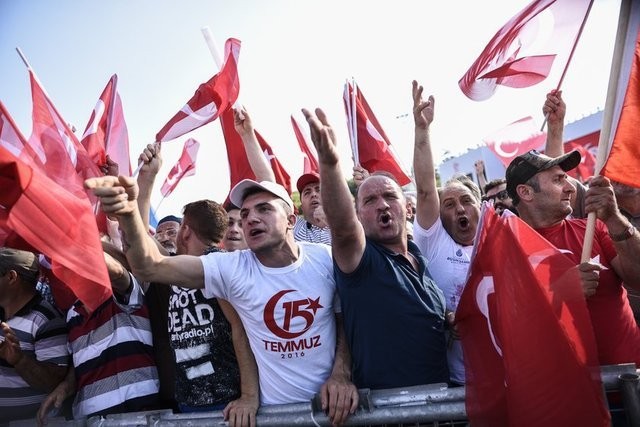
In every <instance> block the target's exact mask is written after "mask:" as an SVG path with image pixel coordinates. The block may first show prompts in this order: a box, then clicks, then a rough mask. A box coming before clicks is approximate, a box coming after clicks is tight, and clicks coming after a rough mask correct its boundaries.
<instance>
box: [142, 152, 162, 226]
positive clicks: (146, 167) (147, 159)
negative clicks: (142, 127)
mask: <svg viewBox="0 0 640 427" xmlns="http://www.w3.org/2000/svg"><path fill="white" fill-rule="evenodd" d="M138 163H142V167H141V168H140V172H139V174H138V188H139V189H140V190H139V193H138V210H139V211H140V216H141V218H142V223H143V224H144V229H145V230H148V229H149V210H150V209H151V191H152V190H153V184H154V183H155V181H156V176H157V175H158V171H159V170H160V168H161V167H162V156H161V154H160V143H159V142H156V143H154V144H147V146H146V147H145V149H144V150H142V153H140V156H138Z"/></svg>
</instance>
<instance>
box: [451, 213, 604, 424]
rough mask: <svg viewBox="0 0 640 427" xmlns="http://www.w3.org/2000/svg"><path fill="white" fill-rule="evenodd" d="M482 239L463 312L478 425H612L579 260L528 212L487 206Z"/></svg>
mask: <svg viewBox="0 0 640 427" xmlns="http://www.w3.org/2000/svg"><path fill="white" fill-rule="evenodd" d="M476 245H477V246H476V250H475V253H474V256H473V259H472V262H471V267H470V270H469V278H468V280H467V284H466V285H465V289H464V291H463V294H462V296H461V299H460V304H459V305H458V309H457V312H456V321H457V323H458V329H459V332H460V336H461V340H462V346H463V350H464V357H465V369H466V408H467V415H468V416H469V420H470V421H471V424H472V425H473V426H479V427H483V426H525V427H526V426H540V425H549V426H551V425H553V426H556V425H579V426H599V427H604V426H608V425H609V423H610V419H609V412H608V410H607V407H606V404H605V402H604V398H603V389H602V383H601V380H600V372H599V363H598V358H597V350H596V344H595V338H594V335H593V329H592V327H591V321H590V318H589V313H588V310H587V305H586V301H585V299H584V295H583V293H582V288H581V285H580V279H579V277H578V273H577V270H576V268H575V265H574V263H572V262H571V261H570V260H569V259H568V258H567V257H566V256H565V255H564V254H562V253H561V252H560V251H559V250H558V249H556V248H555V247H554V246H553V245H551V244H550V243H549V242H548V241H547V240H546V239H544V238H543V237H541V236H540V235H539V234H538V233H537V232H536V231H535V230H533V229H531V228H530V227H529V226H528V225H527V224H526V223H524V222H523V221H522V220H521V219H520V218H518V217H516V216H515V215H508V216H506V217H504V216H503V217H500V216H497V215H496V214H495V212H494V211H493V209H492V208H487V206H485V207H484V209H483V216H482V219H481V226H480V230H479V237H478V238H477V239H476ZM567 384H571V387H567Z"/></svg>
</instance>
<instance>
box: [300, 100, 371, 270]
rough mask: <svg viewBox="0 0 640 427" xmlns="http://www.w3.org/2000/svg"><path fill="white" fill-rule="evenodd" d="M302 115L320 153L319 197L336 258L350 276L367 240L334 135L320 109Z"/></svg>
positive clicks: (358, 261)
mask: <svg viewBox="0 0 640 427" xmlns="http://www.w3.org/2000/svg"><path fill="white" fill-rule="evenodd" d="M302 113H303V114H304V116H305V117H306V119H307V122H308V123H309V128H310V130H311V140H312V141H313V144H314V145H315V147H316V150H317V151H318V163H319V166H320V187H321V191H320V195H321V197H322V206H323V208H324V212H325V215H326V217H327V223H328V225H329V229H330V230H331V249H332V251H333V258H334V260H335V262H336V263H337V264H338V267H339V268H340V270H341V271H342V272H344V273H351V272H353V271H354V270H355V269H356V267H357V266H358V264H359V263H360V260H361V259H362V254H363V253H364V248H365V237H364V230H363V229H362V224H360V221H358V218H357V216H356V210H355V207H354V205H353V199H352V197H351V192H350V191H349V186H348V185H347V180H346V179H345V177H344V175H343V174H342V169H341V167H340V159H339V156H338V150H337V149H336V138H335V134H334V132H333V128H332V127H331V125H329V123H328V122H327V116H326V115H325V114H324V112H323V111H322V110H321V109H319V108H317V109H316V110H315V114H313V113H311V112H310V111H308V110H306V109H303V110H302Z"/></svg>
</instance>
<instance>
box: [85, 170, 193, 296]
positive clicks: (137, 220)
mask: <svg viewBox="0 0 640 427" xmlns="http://www.w3.org/2000/svg"><path fill="white" fill-rule="evenodd" d="M84 185H85V187H86V188H88V189H91V190H92V191H93V193H94V194H95V195H96V196H98V197H99V198H100V202H101V204H102V209H103V210H104V212H105V213H107V214H110V215H115V216H117V217H118V221H119V222H120V227H121V228H122V230H123V231H124V233H125V242H126V243H125V246H126V247H127V250H126V254H127V260H128V261H129V265H130V266H131V269H132V272H133V274H134V275H135V276H136V277H137V278H139V279H140V280H143V281H147V282H160V283H166V284H176V285H180V286H183V287H187V288H202V287H204V271H203V267H202V263H201V262H200V259H199V258H198V257H193V256H188V255H180V256H174V257H168V256H164V255H162V254H161V253H160V251H159V250H158V247H157V246H156V244H155V243H154V242H153V240H152V239H151V238H150V237H149V235H148V234H147V230H146V229H145V228H144V225H143V223H142V218H141V217H140V212H139V211H138V203H137V197H138V185H137V184H136V182H135V181H134V180H133V178H130V177H126V176H120V177H114V176H105V177H101V178H91V179H88V180H86V181H85V183H84Z"/></svg>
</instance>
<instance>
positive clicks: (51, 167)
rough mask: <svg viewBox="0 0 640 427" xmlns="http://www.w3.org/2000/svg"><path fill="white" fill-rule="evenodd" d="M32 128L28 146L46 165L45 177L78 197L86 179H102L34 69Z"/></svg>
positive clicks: (32, 80) (32, 81)
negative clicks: (97, 177) (98, 177)
mask: <svg viewBox="0 0 640 427" xmlns="http://www.w3.org/2000/svg"><path fill="white" fill-rule="evenodd" d="M29 77H30V80H31V95H32V98H33V112H32V120H33V129H32V132H31V137H30V138H29V141H28V143H29V145H30V146H31V148H32V149H33V150H34V152H35V153H36V155H37V156H38V160H37V161H39V162H41V163H42V164H43V165H44V171H45V173H46V175H47V176H48V177H49V178H51V179H52V180H53V181H55V182H57V183H58V184H60V185H61V186H62V187H64V188H66V189H69V190H71V191H72V192H73V193H74V194H76V195H81V194H83V193H84V189H83V186H82V182H83V180H85V179H87V178H92V177H95V176H101V175H102V171H101V170H100V168H99V167H98V165H96V164H95V163H94V162H93V161H92V160H91V158H90V157H89V154H88V153H87V151H86V150H85V149H84V147H83V146H82V145H81V144H80V141H78V138H77V137H76V136H75V134H74V133H73V132H72V131H71V129H69V126H68V125H67V122H66V121H65V120H64V119H63V118H62V116H61V115H60V113H59V112H58V110H57V109H56V107H55V106H54V105H53V103H52V102H51V100H50V99H49V96H48V95H47V94H46V92H45V91H44V89H43V88H42V86H41V85H40V82H39V81H38V79H37V78H36V76H35V74H34V73H33V71H32V70H29Z"/></svg>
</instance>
